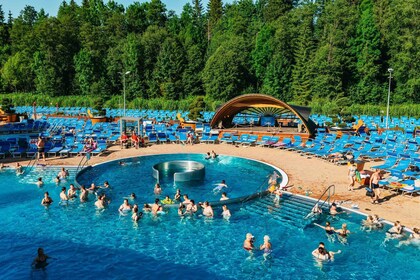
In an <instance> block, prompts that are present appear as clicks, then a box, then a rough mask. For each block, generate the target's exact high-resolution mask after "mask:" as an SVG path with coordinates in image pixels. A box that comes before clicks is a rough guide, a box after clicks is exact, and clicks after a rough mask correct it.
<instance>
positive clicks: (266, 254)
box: [260, 235, 273, 260]
mask: <svg viewBox="0 0 420 280" xmlns="http://www.w3.org/2000/svg"><path fill="white" fill-rule="evenodd" d="M260 250H264V251H263V257H264V260H267V259H268V258H269V257H270V256H271V253H272V252H273V250H272V245H271V242H270V236H268V235H265V236H264V243H263V244H262V245H261V246H260Z"/></svg>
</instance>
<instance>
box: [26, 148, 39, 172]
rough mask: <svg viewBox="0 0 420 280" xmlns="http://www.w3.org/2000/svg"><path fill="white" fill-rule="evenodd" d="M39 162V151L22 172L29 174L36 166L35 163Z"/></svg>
mask: <svg viewBox="0 0 420 280" xmlns="http://www.w3.org/2000/svg"><path fill="white" fill-rule="evenodd" d="M37 162H38V153H35V154H34V155H33V156H32V158H31V160H30V161H29V162H28V164H27V165H26V166H25V169H24V170H23V172H22V175H26V174H29V173H30V172H31V171H32V169H33V168H34V166H35V164H36V163H37Z"/></svg>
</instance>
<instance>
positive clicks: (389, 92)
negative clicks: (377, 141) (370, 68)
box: [385, 68, 394, 129]
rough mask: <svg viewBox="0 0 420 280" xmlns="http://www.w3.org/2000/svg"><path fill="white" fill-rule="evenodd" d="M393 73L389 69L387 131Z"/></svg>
mask: <svg viewBox="0 0 420 280" xmlns="http://www.w3.org/2000/svg"><path fill="white" fill-rule="evenodd" d="M392 71H394V69H392V68H388V72H389V85H388V102H387V105H386V122H385V128H386V129H388V128H389V99H390V97H391V79H392Z"/></svg>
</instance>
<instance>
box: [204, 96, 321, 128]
mask: <svg viewBox="0 0 420 280" xmlns="http://www.w3.org/2000/svg"><path fill="white" fill-rule="evenodd" d="M261 107H274V108H284V109H287V110H288V111H290V112H292V113H293V114H295V115H296V117H297V118H299V119H300V120H301V121H302V123H303V125H304V126H305V127H306V131H308V133H309V134H310V135H311V136H313V135H314V134H315V128H316V125H315V123H314V122H313V121H312V120H311V119H310V118H309V114H310V111H311V109H310V108H308V107H300V106H294V105H289V104H287V103H286V102H283V101H281V100H279V99H277V98H275V97H273V96H269V95H266V94H244V95H241V96H238V97H235V98H233V99H231V100H229V101H228V102H226V103H225V104H224V105H223V106H221V107H220V108H219V109H218V110H217V111H216V113H215V115H214V116H213V119H212V120H211V122H210V126H211V127H212V128H216V127H217V125H218V124H219V123H220V121H222V123H223V126H225V127H229V126H231V124H232V120H233V118H234V117H235V115H236V114H238V113H240V112H242V111H244V110H246V109H250V108H261Z"/></svg>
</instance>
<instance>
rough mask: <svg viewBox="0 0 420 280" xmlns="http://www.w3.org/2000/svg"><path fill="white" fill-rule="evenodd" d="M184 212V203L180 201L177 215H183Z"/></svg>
mask: <svg viewBox="0 0 420 280" xmlns="http://www.w3.org/2000/svg"><path fill="white" fill-rule="evenodd" d="M185 213H186V212H185V205H184V204H182V203H180V204H179V207H178V216H180V217H184V215H185Z"/></svg>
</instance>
